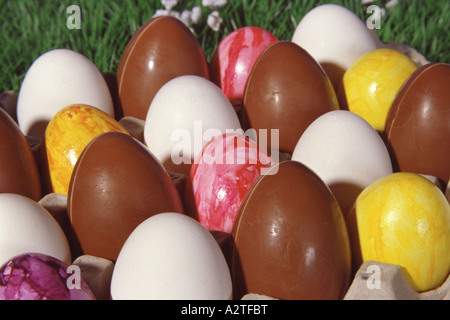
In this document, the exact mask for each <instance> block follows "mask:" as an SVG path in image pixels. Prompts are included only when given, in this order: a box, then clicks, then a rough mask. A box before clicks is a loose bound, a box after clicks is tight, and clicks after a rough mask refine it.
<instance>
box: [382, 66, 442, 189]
mask: <svg viewBox="0 0 450 320" xmlns="http://www.w3.org/2000/svg"><path fill="white" fill-rule="evenodd" d="M449 137H450V65H449V64H445V63H430V64H427V65H425V66H422V67H421V68H419V69H418V70H417V71H416V72H415V73H413V74H412V75H411V77H410V78H409V79H408V80H407V81H406V83H405V84H404V85H403V87H402V88H401V89H400V91H399V93H398V95H397V96H396V98H395V99H394V101H393V103H392V106H391V109H390V111H389V114H388V118H387V122H386V129H385V138H386V139H387V146H388V148H389V150H390V152H391V156H392V158H393V159H392V161H393V164H394V167H395V170H396V171H404V172H414V173H419V174H426V175H431V176H435V177H437V178H439V179H440V180H441V181H442V182H443V183H444V185H446V184H447V183H448V181H449V179H450V163H449V159H450V140H449Z"/></svg>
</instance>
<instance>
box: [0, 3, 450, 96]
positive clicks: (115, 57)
mask: <svg viewBox="0 0 450 320" xmlns="http://www.w3.org/2000/svg"><path fill="white" fill-rule="evenodd" d="M178 2H179V3H178V5H177V6H176V7H175V8H174V10H177V11H182V10H183V9H191V8H192V7H193V6H195V5H200V4H201V0H184V1H183V0H179V1H178ZM323 3H338V4H341V5H343V6H345V7H347V8H349V9H351V10H352V11H353V12H355V13H356V14H357V15H358V16H359V17H360V18H361V19H362V20H363V21H365V20H366V19H367V18H368V17H369V16H370V15H369V14H368V13H366V11H365V10H366V6H364V5H362V4H361V1H360V0H351V1H350V0H334V1H333V0H328V1H326V0H324V1H310V0H292V1H271V0H256V1H255V0H229V1H228V4H227V6H225V7H224V8H222V9H220V15H221V17H222V18H223V19H224V23H223V24H222V26H221V29H220V31H219V32H217V33H216V32H214V31H212V30H211V29H210V28H209V27H208V26H207V25H206V22H205V21H206V16H207V14H208V13H209V12H210V11H209V10H208V9H206V8H204V18H203V20H202V21H201V23H199V24H198V25H195V26H194V31H195V34H196V36H197V39H198V41H199V43H200V45H201V46H202V48H203V50H204V53H205V56H206V57H207V59H208V60H209V59H210V57H211V56H212V54H213V53H214V50H215V48H216V47H217V44H218V43H219V41H220V40H221V39H222V38H223V37H224V36H225V35H226V34H228V33H230V32H232V31H233V30H235V29H236V28H240V27H243V26H246V25H255V26H259V27H262V28H265V29H267V30H269V31H271V32H272V33H273V34H274V35H275V36H277V37H278V38H279V39H280V40H290V39H291V37H292V34H293V32H294V31H295V27H296V26H297V24H298V23H299V22H300V20H301V19H302V17H303V16H304V15H305V14H306V13H307V12H308V11H309V10H311V9H312V8H313V7H315V6H317V5H319V4H323ZM385 3H386V0H377V1H375V4H377V5H379V6H383V5H384V4H385ZM69 5H78V6H79V7H80V8H81V13H82V16H81V23H82V28H81V30H77V29H73V30H69V29H68V28H67V27H66V21H67V18H68V17H69V15H68V14H67V13H66V9H67V7H68V6H69ZM161 8H162V5H161V2H160V0H103V1H100V0H63V1H55V0H0V16H1V17H2V22H1V33H0V44H1V48H2V50H1V52H0V65H1V73H0V92H2V91H7V90H14V91H16V92H18V90H19V89H20V85H21V83H22V81H23V78H24V76H25V74H26V71H27V70H28V68H29V67H30V65H31V63H32V62H33V61H34V60H35V59H36V58H37V57H39V56H40V55H41V54H43V53H45V52H47V51H49V50H52V49H55V48H68V49H72V50H75V51H78V52H80V53H82V54H84V55H85V56H86V57H88V58H89V59H90V60H91V61H93V62H94V63H95V64H96V66H97V67H98V68H99V70H100V71H103V72H113V73H115V72H116V69H117V65H118V63H119V60H120V56H121V54H122V51H123V49H124V48H125V46H126V44H127V43H128V41H129V39H130V38H131V37H132V35H133V34H134V32H135V31H136V30H137V29H138V28H139V27H140V26H141V25H143V24H144V23H145V22H146V21H148V20H149V19H151V18H152V16H153V14H154V12H155V10H156V9H161ZM377 33H378V35H379V37H380V38H381V40H382V41H396V42H401V43H405V44H408V45H410V46H412V47H414V48H415V49H416V50H418V51H419V52H420V53H422V54H423V55H424V56H426V57H427V58H428V60H430V61H436V62H445V63H450V34H449V33H450V1H448V0H439V1H437V0H436V1H434V0H433V1H432V0H399V4H398V5H397V6H396V7H395V9H394V10H387V14H386V16H385V17H384V18H383V19H382V21H381V29H380V30H377Z"/></svg>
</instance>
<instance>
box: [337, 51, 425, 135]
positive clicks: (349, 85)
mask: <svg viewBox="0 0 450 320" xmlns="http://www.w3.org/2000/svg"><path fill="white" fill-rule="evenodd" d="M417 68H418V66H417V64H416V63H415V62H414V61H413V60H411V59H410V58H409V57H408V56H406V55H404V54H402V53H400V52H398V51H396V50H392V49H376V50H372V51H370V52H368V53H366V54H364V55H363V56H361V57H360V58H359V59H357V60H356V61H355V62H354V63H353V64H352V65H351V67H350V68H349V69H348V70H347V71H346V72H345V74H344V77H343V80H342V83H341V86H340V88H339V99H340V103H341V104H342V105H343V106H344V107H347V108H348V110H349V111H352V112H354V113H356V114H358V115H359V116H361V117H363V118H364V119H365V120H366V121H367V122H369V123H370V124H371V125H372V127H373V128H374V129H375V130H377V131H379V132H382V131H383V130H384V127H385V125H386V119H387V115H388V112H389V109H390V107H391V104H392V101H393V100H394V98H395V97H396V95H397V92H398V91H399V90H400V88H401V87H402V85H403V84H404V83H405V82H406V80H408V78H409V77H410V76H411V74H412V73H413V72H414V71H416V70H417Z"/></svg>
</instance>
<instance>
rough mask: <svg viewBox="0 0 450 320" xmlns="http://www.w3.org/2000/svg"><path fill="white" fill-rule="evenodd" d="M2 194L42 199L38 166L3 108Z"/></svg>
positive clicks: (0, 113)
mask: <svg viewBox="0 0 450 320" xmlns="http://www.w3.org/2000/svg"><path fill="white" fill-rule="evenodd" d="M0 193H16V194H20V195H23V196H26V197H29V198H31V199H33V200H35V201H38V200H39V199H40V198H41V180H40V175H39V170H38V166H37V164H36V160H35V158H34V155H33V152H32V151H31V148H30V145H29V144H28V141H27V139H26V137H25V136H24V135H23V133H22V131H21V130H20V128H19V126H18V125H17V123H16V122H15V121H14V120H13V119H12V118H11V116H10V115H9V114H8V113H7V112H6V111H5V110H3V109H2V108H0Z"/></svg>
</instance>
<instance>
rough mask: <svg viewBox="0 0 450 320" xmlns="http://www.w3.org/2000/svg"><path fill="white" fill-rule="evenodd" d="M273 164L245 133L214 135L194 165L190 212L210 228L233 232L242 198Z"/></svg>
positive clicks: (191, 174)
mask: <svg viewBox="0 0 450 320" xmlns="http://www.w3.org/2000/svg"><path fill="white" fill-rule="evenodd" d="M273 163H274V161H273V160H272V159H271V157H270V156H269V155H268V154H267V152H265V151H264V150H260V148H259V147H258V145H257V144H256V142H254V141H253V140H250V139H249V138H248V137H246V136H244V135H241V134H237V133H232V134H224V135H222V136H218V137H216V138H214V139H213V140H211V142H210V143H208V144H207V145H206V146H205V148H204V149H203V151H202V153H201V154H200V156H199V157H198V158H197V159H196V161H195V162H194V164H193V165H192V168H191V172H190V176H189V183H188V187H189V188H188V189H189V192H187V193H186V194H187V196H188V199H187V201H186V202H189V200H190V202H193V204H192V207H191V208H190V215H192V216H193V217H194V218H196V219H197V220H198V221H200V223H201V224H202V225H203V226H204V227H206V228H208V229H213V230H218V231H223V232H227V233H231V230H232V228H233V224H234V220H235V218H236V214H237V211H238V209H239V205H240V204H241V202H242V199H243V198H244V196H245V194H246V193H247V191H248V189H250V187H251V185H252V184H253V182H254V181H255V180H256V178H258V177H259V176H260V175H261V174H264V172H265V171H266V170H267V169H268V168H269V167H270V166H271V165H272V164H273ZM191 198H193V199H191Z"/></svg>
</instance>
